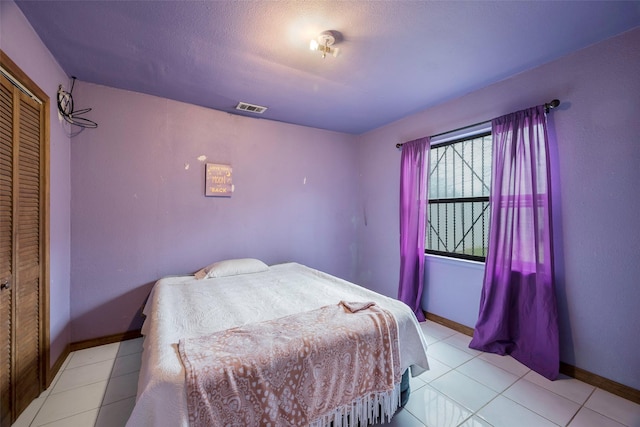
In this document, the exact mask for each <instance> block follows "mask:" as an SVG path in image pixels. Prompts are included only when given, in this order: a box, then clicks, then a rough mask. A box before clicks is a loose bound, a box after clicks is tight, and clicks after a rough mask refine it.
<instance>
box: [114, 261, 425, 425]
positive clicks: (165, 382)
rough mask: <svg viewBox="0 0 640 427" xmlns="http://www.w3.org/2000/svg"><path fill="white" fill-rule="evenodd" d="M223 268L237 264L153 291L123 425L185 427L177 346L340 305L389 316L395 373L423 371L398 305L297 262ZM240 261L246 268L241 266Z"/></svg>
mask: <svg viewBox="0 0 640 427" xmlns="http://www.w3.org/2000/svg"><path fill="white" fill-rule="evenodd" d="M229 262H232V263H233V262H236V263H235V264H233V265H231V264H229V265H227V266H226V267H225V268H222V269H219V270H218V273H215V272H213V273H212V271H211V267H212V266H215V265H216V264H220V263H216V264H213V265H212V266H209V267H207V269H203V270H201V271H199V272H198V273H196V276H179V277H167V278H163V279H161V280H159V281H158V282H157V283H156V284H155V285H154V287H153V289H152V291H151V294H150V295H149V298H148V300H147V303H146V304H145V308H144V315H145V316H146V318H145V322H144V324H143V327H142V334H143V335H144V343H143V353H142V364H141V369H140V376H139V380H138V392H137V397H136V404H135V407H134V409H133V412H132V414H131V416H130V418H129V421H128V423H127V426H128V427H147V426H148V427H151V426H156V427H157V426H171V427H181V426H183V427H187V426H189V413H188V412H189V411H188V405H187V397H186V395H187V393H186V380H185V365H184V364H183V363H182V359H181V354H180V350H179V344H178V343H180V345H183V343H182V342H181V340H189V339H196V338H198V337H202V336H205V335H207V334H212V333H213V334H216V333H223V332H225V331H229V330H232V329H231V328H238V327H249V326H251V325H258V324H263V323H265V322H267V323H268V322H274V321H277V320H279V319H282V318H285V317H286V316H296V315H298V314H302V313H308V312H310V311H313V310H318V309H321V308H324V307H327V306H334V305H335V304H337V303H339V302H340V301H361V302H364V301H370V302H374V303H375V305H377V306H379V307H382V308H384V310H386V311H387V312H389V313H391V314H392V315H393V317H394V318H395V320H396V324H397V336H398V340H397V342H398V344H397V347H398V353H399V365H400V369H401V372H407V369H408V368H411V373H412V375H413V376H416V375H419V374H420V373H422V372H424V371H425V370H426V369H428V362H427V356H426V342H425V341H424V338H423V336H422V334H421V333H420V326H419V323H418V322H417V320H416V318H415V315H414V314H413V313H412V311H411V310H410V309H409V307H408V306H406V305H405V304H403V303H401V302H399V301H397V300H395V299H392V298H388V297H386V296H383V295H380V294H378V293H375V292H373V291H370V290H367V289H365V288H362V287H360V286H357V285H355V284H352V283H350V282H347V281H344V280H341V279H339V278H336V277H334V276H331V275H329V274H326V273H323V272H320V271H318V270H314V269H312V268H309V267H306V266H304V265H301V264H297V263H286V264H277V265H273V266H270V267H267V266H266V265H265V264H263V263H261V262H260V261H257V260H235V261H229ZM237 262H240V264H238V263H237ZM242 262H245V264H242ZM246 262H249V263H250V264H251V263H253V264H252V266H251V267H247V264H246ZM230 265H231V266H230ZM238 266H239V267H238ZM256 266H257V267H256ZM214 269H215V267H214ZM405 380H406V378H405Z"/></svg>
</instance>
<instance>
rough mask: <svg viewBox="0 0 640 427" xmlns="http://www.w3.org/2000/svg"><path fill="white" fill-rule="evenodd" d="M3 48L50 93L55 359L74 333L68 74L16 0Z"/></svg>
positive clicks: (7, 4) (3, 7)
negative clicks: (63, 110)
mask: <svg viewBox="0 0 640 427" xmlns="http://www.w3.org/2000/svg"><path fill="white" fill-rule="evenodd" d="M0 48H1V49H2V50H3V51H4V52H5V53H6V54H7V55H8V56H9V58H11V60H13V62H15V63H16V64H17V65H18V66H19V67H20V68H21V69H22V71H24V72H25V73H26V74H27V75H28V76H29V77H30V78H31V80H33V81H34V82H35V83H36V84H37V85H38V86H39V87H40V89H42V90H43V91H44V92H46V93H47V95H48V96H49V98H50V99H51V117H50V121H51V132H50V168H51V169H50V176H49V183H50V186H51V187H50V195H51V205H50V206H49V212H50V218H51V226H50V231H51V246H50V256H51V258H50V264H51V265H50V275H51V281H50V286H49V290H50V319H49V335H50V342H51V353H50V356H51V364H53V363H55V362H56V360H57V359H58V357H60V355H61V354H62V352H63V351H64V349H65V347H66V346H67V344H69V339H70V303H69V291H70V219H69V218H70V198H71V196H70V195H71V185H70V176H69V159H70V154H69V152H70V148H69V147H70V145H69V136H68V133H67V132H68V129H65V126H64V125H62V124H60V123H59V122H58V116H57V109H56V104H55V102H56V101H55V100H56V92H57V90H58V85H59V84H61V83H62V84H66V83H67V76H66V75H65V73H64V71H63V70H62V68H61V67H60V65H59V64H58V63H57V62H56V60H55V59H54V58H53V57H52V56H51V53H50V52H49V51H48V50H47V48H46V47H45V46H44V44H43V43H42V40H40V38H39V37H38V36H37V35H36V33H35V31H34V30H33V28H32V27H31V25H30V24H29V23H28V22H27V20H26V18H25V17H24V15H23V14H22V12H21V11H20V9H19V8H18V7H17V6H16V4H15V3H14V2H13V1H4V0H3V1H0Z"/></svg>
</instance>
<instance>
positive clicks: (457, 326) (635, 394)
mask: <svg viewBox="0 0 640 427" xmlns="http://www.w3.org/2000/svg"><path fill="white" fill-rule="evenodd" d="M424 315H425V317H426V318H427V319H428V320H431V321H433V322H436V323H439V324H441V325H443V326H446V327H447V328H450V329H453V330H454V331H457V332H460V333H462V334H465V335H468V336H470V337H472V336H473V328H470V327H468V326H465V325H463V324H461V323H458V322H454V321H453V320H449V319H447V318H445V317H442V316H438V315H437V314H433V313H428V312H426V311H425V312H424ZM560 373H562V374H565V375H567V376H570V377H573V378H575V379H577V380H580V381H582V382H585V383H587V384H590V385H592V386H595V387H598V388H601V389H602V390H604V391H608V392H609V393H612V394H615V395H616V396H620V397H623V398H625V399H627V400H630V401H632V402H635V403H638V404H640V390H637V389H635V388H633V387H629V386H626V385H624V384H620V383H619V382H616V381H613V380H610V379H608V378H605V377H601V376H600V375H597V374H594V373H592V372H589V371H586V370H584V369H582V368H578V367H576V366H573V365H570V364H568V363H564V362H560Z"/></svg>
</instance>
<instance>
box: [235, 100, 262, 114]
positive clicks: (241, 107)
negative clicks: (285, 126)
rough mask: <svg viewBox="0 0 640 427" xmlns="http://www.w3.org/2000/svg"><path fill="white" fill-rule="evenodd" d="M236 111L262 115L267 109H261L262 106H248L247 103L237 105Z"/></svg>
mask: <svg viewBox="0 0 640 427" xmlns="http://www.w3.org/2000/svg"><path fill="white" fill-rule="evenodd" d="M236 110H241V111H248V112H250V113H256V114H262V113H264V112H265V111H267V107H261V106H260V105H253V104H247V103H246V102H238V105H236Z"/></svg>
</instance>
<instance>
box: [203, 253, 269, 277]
mask: <svg viewBox="0 0 640 427" xmlns="http://www.w3.org/2000/svg"><path fill="white" fill-rule="evenodd" d="M267 270H269V266H268V265H267V264H265V263H264V262H262V261H260V260H259V259H254V258H239V259H229V260H226V261H218V262H214V263H213V264H210V265H208V266H206V267H205V268H203V269H201V270H198V271H197V272H196V274H195V276H196V279H198V280H200V279H213V278H216V277H226V276H236V275H238V274H249V273H260V272H263V271H267Z"/></svg>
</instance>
